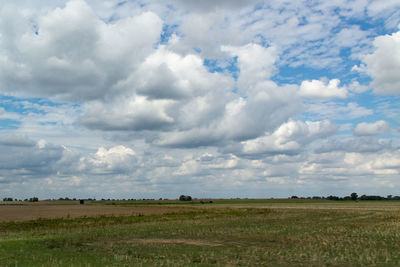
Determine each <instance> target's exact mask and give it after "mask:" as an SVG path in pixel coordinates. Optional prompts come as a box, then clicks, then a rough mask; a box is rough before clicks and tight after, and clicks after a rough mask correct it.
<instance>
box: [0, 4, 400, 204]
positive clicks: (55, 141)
mask: <svg viewBox="0 0 400 267" xmlns="http://www.w3.org/2000/svg"><path fill="white" fill-rule="evenodd" d="M399 103H400V1H399V0H385V1H372V0H332V1H324V0H293V1H281V0H271V1H256V0H254V1H253V0H249V1H241V0H203V1H194V0H193V1H190V0H189V1H188V0H168V1H165V0H164V1H161V0H136V1H133V0H132V1H131V0H127V1H121V0H106V1H95V0H70V1H66V0H42V1H33V0H20V1H7V0H0V197H1V198H2V197H14V198H26V197H33V196H38V197H39V198H59V197H65V196H68V197H77V198H84V197H95V198H159V197H162V198H176V197H178V196H179V195H180V194H189V195H191V196H193V197H199V198H200V197H229V198H230V197H288V196H291V195H299V196H314V195H317V196H326V195H330V194H335V195H340V196H345V195H349V194H350V193H351V192H354V191H355V192H358V194H377V195H383V196H386V195H388V194H392V195H400V107H399Z"/></svg>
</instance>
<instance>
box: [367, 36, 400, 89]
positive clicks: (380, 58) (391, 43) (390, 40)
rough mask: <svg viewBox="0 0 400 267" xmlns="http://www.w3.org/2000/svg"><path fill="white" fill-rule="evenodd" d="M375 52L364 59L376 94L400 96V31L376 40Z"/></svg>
mask: <svg viewBox="0 0 400 267" xmlns="http://www.w3.org/2000/svg"><path fill="white" fill-rule="evenodd" d="M374 47H375V51H374V52H373V53H372V54H368V55H366V56H364V58H363V59H362V60H363V62H364V64H365V66H362V67H361V69H362V70H365V71H366V73H367V74H368V75H370V76H371V78H372V79H373V80H372V83H371V86H372V88H373V89H374V92H375V93H376V94H381V95H399V94H400V77H399V73H400V31H398V32H395V33H393V34H391V35H383V36H379V37H377V38H375V41H374Z"/></svg>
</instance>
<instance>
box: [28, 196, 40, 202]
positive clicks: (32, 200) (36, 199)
mask: <svg viewBox="0 0 400 267" xmlns="http://www.w3.org/2000/svg"><path fill="white" fill-rule="evenodd" d="M38 201H39V198H37V197H31V198H30V199H29V202H38Z"/></svg>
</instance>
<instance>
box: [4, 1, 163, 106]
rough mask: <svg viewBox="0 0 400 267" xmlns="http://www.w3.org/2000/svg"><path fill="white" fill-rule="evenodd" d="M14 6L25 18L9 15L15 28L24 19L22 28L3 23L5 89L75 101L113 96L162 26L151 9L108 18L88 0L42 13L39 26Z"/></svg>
mask: <svg viewBox="0 0 400 267" xmlns="http://www.w3.org/2000/svg"><path fill="white" fill-rule="evenodd" d="M3 12H5V11H3ZM13 12H14V13H16V15H15V17H16V18H19V20H17V22H15V21H14V20H15V18H13V19H14V20H12V19H11V18H10V19H9V20H7V19H8V17H6V18H5V19H4V20H5V21H4V23H6V25H8V24H11V28H12V27H14V26H15V25H20V24H22V26H19V27H20V28H22V29H20V30H19V31H17V32H10V31H9V28H10V26H8V28H6V29H4V28H5V27H3V28H1V27H0V29H3V30H1V33H0V34H1V36H2V40H5V41H3V42H1V43H0V47H1V48H2V50H3V51H2V52H0V70H1V72H0V73H1V74H0V90H1V91H3V92H13V93H15V94H19V95H23V94H28V95H33V96H49V97H53V98H58V99H63V100H72V101H76V100H78V101H79V100H87V99H99V98H104V97H105V96H108V97H112V96H113V95H114V94H115V93H116V90H118V89H117V88H115V87H116V86H117V84H118V82H119V80H121V79H125V78H126V76H127V75H128V74H129V73H130V72H131V71H132V68H134V66H135V65H136V64H138V63H139V62H141V61H142V60H143V59H144V58H145V57H146V56H147V55H148V54H149V53H151V52H152V51H153V47H152V46H153V44H154V43H155V42H157V41H158V40H159V35H160V32H161V27H162V21H161V19H160V18H159V17H158V16H157V15H155V14H154V13H151V12H144V13H142V14H140V15H138V16H136V17H132V18H126V19H122V20H119V21H117V22H115V23H108V24H107V23H105V22H103V21H102V20H100V19H99V18H98V17H97V16H96V14H95V13H94V12H93V9H92V8H91V7H90V6H89V5H88V4H87V3H86V2H84V1H83V0H74V1H69V2H67V3H66V5H65V7H63V8H56V9H54V10H51V11H49V12H48V13H46V14H44V15H42V16H40V17H39V18H38V19H37V22H36V23H37V30H35V29H32V28H31V25H27V24H28V23H27V22H26V21H25V18H24V17H23V16H22V15H20V14H18V11H15V10H14V11H13ZM20 21H24V22H25V23H20ZM135 36H140V38H136V37H135ZM8 43H11V44H13V46H12V47H11V46H10V45H7V44H8ZM78 44H79V45H78ZM132 51H134V53H132ZM15 73H18V75H17V76H16V75H15ZM15 88H18V90H16V89H15Z"/></svg>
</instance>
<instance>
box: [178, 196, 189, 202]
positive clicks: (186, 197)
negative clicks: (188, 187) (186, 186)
mask: <svg viewBox="0 0 400 267" xmlns="http://www.w3.org/2000/svg"><path fill="white" fill-rule="evenodd" d="M179 200H180V201H192V197H191V196H185V195H180V197H179Z"/></svg>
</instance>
